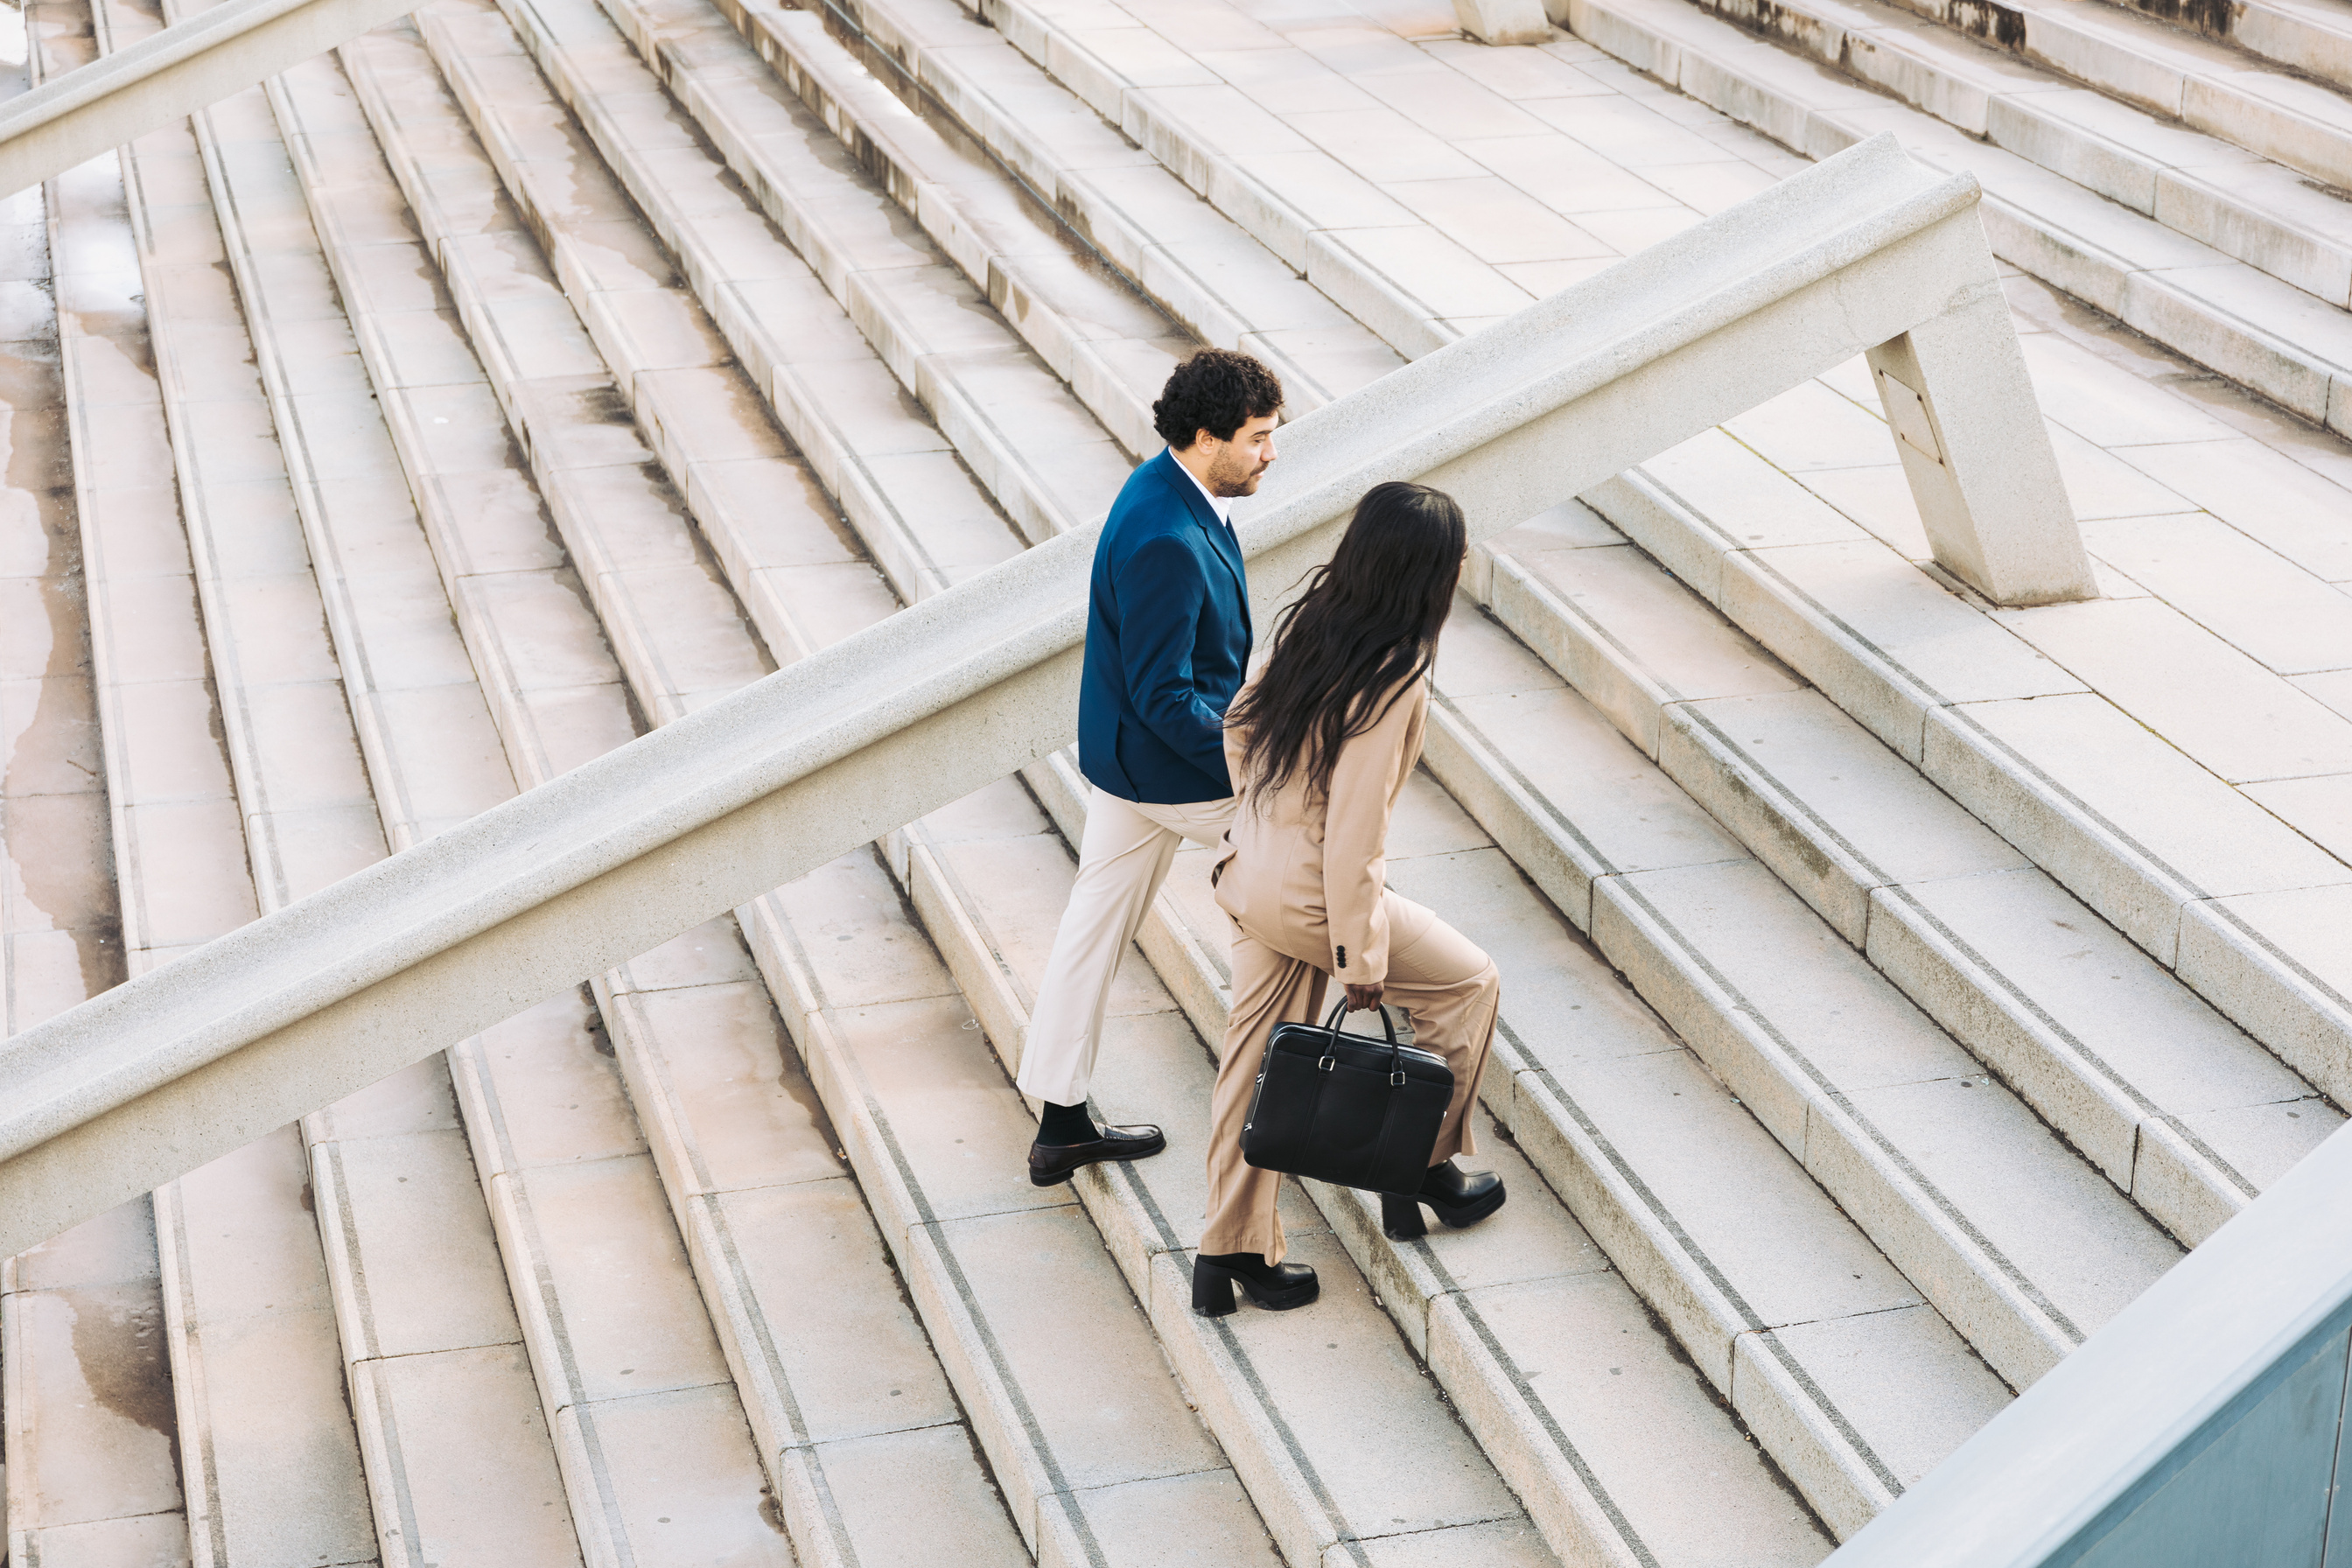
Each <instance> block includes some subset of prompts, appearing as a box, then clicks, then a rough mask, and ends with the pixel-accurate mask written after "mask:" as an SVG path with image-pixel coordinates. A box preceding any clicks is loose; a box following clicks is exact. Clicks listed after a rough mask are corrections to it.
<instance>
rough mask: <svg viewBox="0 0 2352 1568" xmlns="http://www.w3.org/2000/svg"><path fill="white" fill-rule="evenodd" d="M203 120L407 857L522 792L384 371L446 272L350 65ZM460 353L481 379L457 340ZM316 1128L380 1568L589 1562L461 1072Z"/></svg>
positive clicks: (436, 454)
mask: <svg viewBox="0 0 2352 1568" xmlns="http://www.w3.org/2000/svg"><path fill="white" fill-rule="evenodd" d="M202 119H203V121H204V124H203V126H202V129H203V131H204V133H205V135H206V136H207V137H208V138H209V140H210V142H211V143H212V145H213V152H212V157H213V162H214V164H215V171H216V178H218V179H220V180H221V181H222V182H223V185H222V191H221V199H220V201H219V203H218V205H217V206H216V210H217V211H219V212H221V213H223V214H225V215H228V216H230V217H231V218H232V219H233V221H232V222H231V223H230V225H229V226H228V230H227V236H226V237H227V238H228V240H229V242H230V243H229V247H228V259H229V262H230V264H231V267H232V269H233V271H234V272H235V275H236V279H237V281H238V283H239V285H240V288H241V289H242V291H243V294H244V298H245V300H246V305H247V318H248V320H249V321H251V322H252V323H253V326H254V329H255V334H256V342H257V350H259V351H261V352H260V353H259V356H258V357H259V363H260V366H261V371H262V374H263V377H264V379H265V381H266V382H267V383H268V384H269V386H270V390H271V395H272V397H273V402H274V404H275V406H276V408H277V410H278V425H279V427H280V428H281V429H284V430H292V431H294V432H295V433H296V435H297V440H296V441H295V442H294V443H293V444H292V447H291V449H293V450H295V451H298V452H300V453H301V454H303V455H304V458H305V472H306V474H307V478H306V481H305V483H304V485H303V487H302V489H301V490H300V492H299V493H300V494H301V496H302V497H303V498H304V500H305V502H306V504H305V505H304V507H303V509H302V510H301V517H302V521H303V523H304V526H305V538H306V541H307V542H308V543H309V545H310V557H311V559H312V561H313V562H314V563H320V565H319V570H320V576H321V580H322V586H323V587H324V588H325V589H326V590H327V593H326V599H327V613H326V616H325V620H326V625H327V627H328V629H329V632H330V635H331V637H333V639H334V642H335V645H336V647H337V649H338V652H339V654H340V656H341V661H342V664H343V666H344V667H345V668H347V669H357V670H362V671H365V672H367V673H368V675H369V677H370V679H369V680H368V681H367V682H364V683H362V686H361V687H360V688H358V689H356V690H355V696H356V698H357V706H356V711H357V714H358V716H359V717H360V718H361V724H360V731H361V741H362V747H363V749H364V750H365V752H366V754H367V757H368V764H369V773H370V776H371V780H372V782H373V784H374V785H375V789H376V795H377V800H378V803H379V808H380V810H381V813H382V815H383V819H384V822H385V826H386V829H387V836H388V837H389V838H390V839H391V841H392V842H393V844H394V846H396V847H407V846H408V845H410V844H414V843H416V842H419V841H421V839H423V838H424V837H429V836H430V835H431V834H432V833H433V832H435V831H437V830H438V829H439V828H440V827H441V826H446V825H447V824H449V823H452V822H455V821H458V820H462V819H463V818H464V817H465V816H470V815H471V814H472V813H473V812H475V811H478V810H480V809H482V808H483V807H485V806H487V805H490V804H494V803H495V802H497V801H499V800H501V799H504V798H506V797H507V796H508V795H511V794H512V793H513V792H514V788H515V782H514V770H513V769H511V768H510V767H509V764H508V762H507V759H506V756H505V754H504V752H503V751H502V750H501V746H500V740H499V731H498V729H497V727H496V724H495V722H494V719H493V710H494V709H496V708H497V707H498V706H499V704H497V703H495V702H494V701H493V700H491V698H490V696H489V694H488V693H486V692H485V691H484V689H482V687H481V685H480V684H479V683H478V681H477V679H476V678H475V673H474V668H473V666H472V664H471V663H470V662H469V660H468V657H467V647H466V643H465V641H464V639H463V637H461V635H460V633H459V631H458V628H457V625H456V624H455V621H454V620H453V616H452V615H451V608H450V606H451V604H452V602H453V600H454V599H455V598H456V596H455V595H446V594H445V587H444V584H443V580H442V578H441V575H440V573H439V570H438V568H437V566H436V560H435V555H434V550H433V543H434V530H435V528H436V527H437V529H438V530H439V531H441V532H442V533H443V534H445V535H446V533H447V532H448V531H449V530H450V527H451V522H452V520H451V517H450V507H449V497H448V492H447V490H446V489H445V487H447V486H450V485H451V484H452V483H453V481H455V482H462V481H461V480H460V479H459V476H460V474H462V472H463V467H464V465H463V464H462V463H457V464H453V463H450V462H448V461H446V460H436V459H437V458H443V457H445V456H446V453H447V452H448V448H449V446H450V443H449V442H448V441H447V440H446V437H445V438H444V439H443V440H441V441H439V442H437V443H433V442H427V443H425V444H423V445H419V444H418V443H417V442H416V441H415V439H414V437H415V433H416V429H417V427H418V426H420V425H424V424H425V422H426V421H425V418H421V417H419V416H418V415H417V414H416V412H415V408H414V407H413V405H412V401H411V400H412V399H414V398H415V397H416V396H417V395H418V394H419V391H420V388H419V387H417V386H415V385H413V384H405V383H404V382H403V380H402V379H401V378H400V377H399V375H398V374H396V372H397V366H396V364H395V363H394V361H393V360H392V359H391V358H390V357H389V356H387V355H386V354H384V353H383V352H382V348H383V343H384V342H385V341H386V337H387V335H388V334H390V335H396V334H397V332H398V327H397V326H396V325H395V324H394V320H393V318H394V317H395V316H397V314H398V312H396V311H393V310H386V309H384V306H385V304H386V300H385V295H386V291H387V289H389V291H390V293H391V295H392V296H393V297H394V299H395V300H398V301H399V302H400V303H404V304H406V305H408V306H410V307H411V312H412V313H411V314H410V315H409V316H408V318H407V321H406V323H405V324H407V325H410V326H412V327H413V326H414V325H415V324H416V323H417V321H418V315H417V314H416V313H415V306H416V304H417V303H418V301H417V300H416V299H415V295H416V294H417V293H418V292H419V290H418V289H417V280H418V279H420V278H421V277H425V276H429V272H420V271H419V269H418V268H417V267H416V265H415V263H416V262H421V261H422V260H423V258H422V256H421V254H419V253H417V252H416V250H415V247H414V246H413V245H411V246H409V247H406V248H407V249H408V251H409V252H410V255H411V257H412V258H413V259H412V263H411V266H410V268H409V275H408V278H407V279H406V280H405V281H404V282H403V281H402V280H400V279H398V275H397V272H396V271H395V270H393V269H388V268H368V267H366V266H364V265H363V264H358V260H359V257H360V256H362V255H364V254H365V253H366V248H367V247H366V246H365V244H364V241H363V240H362V239H361V238H360V237H359V236H358V235H356V234H355V233H354V225H355V224H356V225H358V226H360V229H361V231H362V232H365V230H366V217H365V216H363V215H362V212H361V211H360V210H359V209H360V207H361V205H362V201H363V198H364V195H365V192H366V186H367V184H368V183H369V180H370V178H371V176H372V178H373V183H374V184H375V185H376V187H377V189H378V191H379V192H390V191H392V190H393V186H392V181H391V175H390V173H389V171H388V170H387V169H386V168H385V167H384V166H383V163H382V161H381V159H380V158H378V157H377V156H376V155H375V153H374V151H373V145H372V144H370V143H369V142H366V140H365V135H366V132H365V125H364V121H362V120H361V119H360V116H359V114H358V110H357V108H356V106H355V105H354V104H353V103H352V100H351V94H350V89H349V88H348V86H347V84H345V83H344V82H343V80H342V79H341V72H340V70H338V69H337V68H336V66H335V64H334V61H333V60H332V58H331V57H327V58H319V59H314V60H310V61H306V62H304V64H302V65H301V66H299V67H298V68H295V69H294V70H293V71H291V72H289V73H288V74H287V75H286V76H285V77H282V78H280V79H276V80H274V81H273V82H272V83H270V84H268V88H267V98H266V100H265V99H264V96H263V94H262V93H261V92H258V91H257V92H256V93H254V94H250V95H245V96H241V97H240V98H238V99H236V100H230V102H229V103H227V104H225V105H219V106H215V108H214V109H213V110H208V111H207V113H206V115H205V116H204V117H202ZM354 133H356V139H355V137H354ZM289 141H290V142H291V144H292V146H293V147H294V148H296V149H299V152H300V153H301V154H302V156H301V158H300V160H299V162H294V161H290V158H289ZM339 154H340V156H339ZM328 165H332V166H333V167H335V168H336V169H338V170H339V171H341V175H340V178H339V179H337V178H331V177H329V176H328V175H327V174H326V173H325V169H326V167H327V166H328ZM395 210H396V208H395ZM314 220H315V226H314ZM381 233H382V231H381V230H380V229H379V230H376V231H374V235H373V237H381ZM322 237H323V238H324V240H325V241H326V243H325V244H322V243H321V239H322ZM375 259H377V260H379V261H382V260H386V259H391V258H390V257H389V256H388V255H387V254H386V253H384V252H383V251H378V252H376V254H375ZM338 263H340V266H339V265H338ZM425 295H426V297H425V300H423V301H422V303H423V304H424V306H425V310H424V312H423V314H424V315H425V317H427V318H429V317H430V316H431V314H432V307H433V306H434V305H435V304H436V302H437V303H439V304H441V305H442V306H444V307H445V308H446V298H445V299H443V300H439V301H436V300H434V299H433V298H432V297H431V294H430V290H429V289H427V290H425ZM408 341H409V342H411V343H412V344H414V343H415V342H416V341H417V340H416V337H415V333H414V332H412V333H411V334H410V335H409V339H408ZM456 353H457V363H464V364H467V368H471V367H470V362H469V361H468V360H467V358H466V356H465V351H464V348H463V344H462V342H459V343H457V345H456ZM435 368H436V370H438V371H439V372H440V373H441V374H439V375H436V376H434V377H432V378H431V379H432V380H433V381H434V382H435V383H436V384H441V383H444V382H446V378H447V366H446V363H445V364H444V365H441V366H436V367H435ZM473 374H474V376H475V378H476V379H477V380H478V377H479V373H478V371H475V372H474V373H473ZM427 395H428V396H429V395H430V394H427ZM404 437H406V439H404ZM475 439H476V441H477V443H478V436H477V437H475ZM404 459H406V460H405V461H404ZM478 477H479V476H477V478H478ZM504 477H505V478H506V479H509V480H513V481H517V482H520V483H521V485H522V489H523V494H522V496H521V498H520V499H521V500H523V502H524V503H525V505H526V506H527V508H528V510H526V511H525V512H524V514H523V518H522V521H524V522H525V523H526V524H527V525H528V527H529V529H530V536H531V541H530V542H531V544H532V545H533V546H535V547H536V549H537V551H538V552H540V553H541V554H544V553H545V550H546V546H545V540H544V534H545V524H544V521H543V520H542V519H541V516H540V514H539V510H538V507H537V502H536V499H535V498H534V497H531V496H530V495H529V493H528V484H527V481H520V476H519V475H518V474H516V473H515V472H513V471H512V470H507V471H506V472H505V474H504ZM491 493H492V487H488V486H486V487H481V488H478V489H476V490H475V491H474V493H473V495H472V497H471V498H470V499H471V500H474V501H475V502H476V503H477V507H478V510H469V511H468V514H467V518H466V525H467V528H468V529H469V530H470V531H471V532H472V533H473V534H474V536H475V538H474V542H475V544H476V547H477V548H478V549H480V550H484V551H485V552H487V551H488V550H489V549H490V548H492V547H493V543H494V542H493V540H492V539H491V538H489V537H486V536H488V535H491V534H493V533H494V532H495V531H496V529H497V527H498V523H499V521H500V520H502V519H503V518H505V517H507V516H509V515H510V514H511V510H512V509H511V506H510V505H509V508H506V509H501V508H499V507H496V506H488V507H482V506H480V504H479V503H481V502H484V501H488V500H489V499H490V496H491ZM415 498H423V500H424V504H423V505H422V506H420V505H419V504H418V501H417V500H416V499H415ZM511 499H512V498H509V500H511ZM428 519H429V520H431V521H430V524H428ZM494 668H495V667H494ZM301 1131H302V1136H303V1139H304V1142H306V1143H307V1145H308V1154H309V1166H310V1172H309V1173H310V1182H311V1189H312V1198H311V1201H312V1203H314V1204H315V1205H316V1207H317V1208H318V1211H319V1213H320V1214H321V1215H326V1216H328V1218H329V1222H330V1223H328V1224H327V1225H326V1226H323V1227H322V1230H323V1234H324V1236H325V1238H326V1241H327V1254H328V1256H327V1273H328V1279H329V1281H330V1284H331V1288H332V1291H333V1299H334V1308H335V1311H336V1314H337V1317H338V1320H339V1322H340V1325H341V1350H342V1355H343V1358H344V1374H345V1378H346V1380H347V1382H348V1384H349V1386H350V1389H351V1405H352V1411H353V1413H354V1415H356V1417H357V1418H358V1421H359V1425H360V1428H361V1447H362V1456H363V1458H364V1459H365V1462H366V1466H367V1470H368V1474H369V1481H370V1488H371V1491H372V1493H373V1500H374V1504H375V1515H376V1521H377V1526H378V1532H379V1540H380V1543H381V1547H382V1550H383V1555H384V1559H385V1561H387V1562H400V1563H422V1562H424V1561H425V1559H426V1553H427V1552H433V1553H435V1554H436V1555H437V1554H439V1553H443V1552H452V1551H456V1552H461V1553H463V1552H476V1553H480V1554H483V1555H485V1556H495V1557H497V1558H499V1560H501V1561H507V1562H514V1563H530V1564H541V1563H545V1564H551V1565H555V1564H564V1563H578V1562H579V1561H580V1553H579V1548H578V1544H577V1542H576V1540H575V1537H574V1535H573V1531H572V1519H571V1514H570V1510H569V1509H568V1507H567V1504H566V1500H565V1498H564V1493H563V1489H562V1479H561V1477H560V1474H559V1472H558V1469H557V1466H556V1463H555V1455H554V1449H553V1447H552V1444H551V1440H550V1437H549V1436H548V1432H547V1429H546V1425H545V1421H544V1418H543V1416H542V1415H541V1413H540V1409H539V1405H538V1401H537V1398H536V1395H535V1393H534V1390H533V1388H532V1384H531V1379H530V1367H529V1364H528V1362H527V1360H526V1358H525V1356H524V1354H523V1352H522V1342H521V1332H520V1325H519V1324H518V1322H517V1321H516V1318H515V1314H514V1310H513V1306H512V1304H511V1301H510V1300H509V1295H508V1292H507V1289H506V1287H505V1281H504V1279H503V1278H502V1275H501V1272H500V1268H499V1257H498V1252H497V1247H496V1242H495V1240H494V1238H493V1236H492V1232H491V1226H490V1223H489V1213H488V1207H487V1205H486V1204H485V1202H484V1199H483V1195H482V1193H481V1189H480V1185H479V1183H478V1178H477V1175H476V1172H475V1169H474V1164H473V1161H472V1158H471V1155H470V1153H469V1152H468V1151H467V1145H466V1140H465V1134H464V1131H463V1130H462V1128H461V1127H460V1125H459V1121H458V1116H457V1104H456V1100H455V1097H454V1093H453V1090H452V1088H451V1085H450V1083H449V1079H448V1074H447V1071H446V1066H445V1064H444V1063H443V1062H442V1061H441V1060H440V1059H439V1058H436V1059H433V1060H431V1061H427V1062H424V1063H420V1064H418V1066H417V1067H415V1068H411V1069H408V1070H407V1071H404V1072H402V1073H399V1074H395V1075H394V1077H393V1078H391V1079H387V1080H385V1081H384V1082H383V1083H381V1084H378V1085H376V1086H374V1087H373V1088H372V1089H369V1090H367V1091H365V1092H364V1093H362V1094H360V1095H357V1096H354V1097H352V1099H350V1100H345V1101H343V1102H341V1103H339V1104H337V1105H335V1106H332V1107H329V1108H327V1109H325V1110H321V1111H320V1112H318V1113H315V1114H313V1115H312V1116H310V1117H308V1118H305V1120H304V1122H303V1125H302V1130H301ZM489 1432H498V1433H502V1434H505V1436H504V1437H503V1439H502V1440H501V1441H499V1442H498V1443H497V1444H495V1445H485V1444H483V1443H482V1442H481V1441H479V1438H478V1434H482V1433H489Z"/></svg>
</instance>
